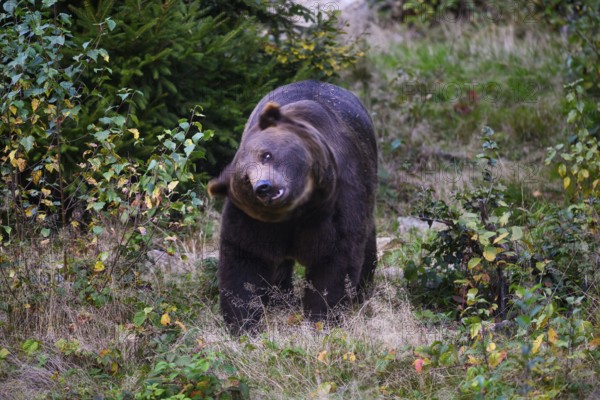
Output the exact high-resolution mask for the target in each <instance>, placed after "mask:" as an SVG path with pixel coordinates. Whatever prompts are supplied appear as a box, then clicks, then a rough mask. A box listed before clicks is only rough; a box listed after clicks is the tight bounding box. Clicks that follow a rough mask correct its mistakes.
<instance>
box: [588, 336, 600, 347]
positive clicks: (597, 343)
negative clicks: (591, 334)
mask: <svg viewBox="0 0 600 400" xmlns="http://www.w3.org/2000/svg"><path fill="white" fill-rule="evenodd" d="M590 346H591V347H592V348H596V347H600V338H593V339H592V340H591V341H590Z"/></svg>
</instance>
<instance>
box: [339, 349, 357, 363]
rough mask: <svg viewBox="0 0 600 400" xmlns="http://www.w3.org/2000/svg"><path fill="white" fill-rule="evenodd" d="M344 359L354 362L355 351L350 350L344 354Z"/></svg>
mask: <svg viewBox="0 0 600 400" xmlns="http://www.w3.org/2000/svg"><path fill="white" fill-rule="evenodd" d="M342 359H343V360H344V361H349V362H351V363H353V362H354V361H356V355H354V353H352V352H351V351H349V352H348V353H346V354H344V356H343V357H342Z"/></svg>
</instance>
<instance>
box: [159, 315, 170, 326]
mask: <svg viewBox="0 0 600 400" xmlns="http://www.w3.org/2000/svg"><path fill="white" fill-rule="evenodd" d="M170 323H171V317H169V313H164V314H163V315H162V317H160V324H161V325H164V326H167V325H169V324H170Z"/></svg>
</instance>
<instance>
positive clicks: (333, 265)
mask: <svg viewBox="0 0 600 400" xmlns="http://www.w3.org/2000/svg"><path fill="white" fill-rule="evenodd" d="M354 264H357V261H356V260H350V259H349V257H344V256H343V255H339V254H338V255H330V256H326V257H322V258H321V259H320V260H319V261H318V262H317V263H315V264H314V265H311V266H310V267H309V268H307V271H306V280H307V287H306V289H305V292H304V298H303V305H304V314H305V316H306V317H307V318H309V319H310V320H312V321H323V320H327V319H329V318H333V319H335V318H336V317H337V316H338V315H339V313H340V312H341V311H343V309H344V308H346V307H348V305H349V304H350V301H351V300H352V298H354V297H355V296H356V286H357V283H358V274H357V272H358V271H360V266H359V265H354Z"/></svg>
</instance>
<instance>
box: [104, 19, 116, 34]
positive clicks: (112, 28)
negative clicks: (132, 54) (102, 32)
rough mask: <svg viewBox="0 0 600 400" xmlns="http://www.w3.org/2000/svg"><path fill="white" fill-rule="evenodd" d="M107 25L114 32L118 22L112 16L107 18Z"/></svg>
mask: <svg viewBox="0 0 600 400" xmlns="http://www.w3.org/2000/svg"><path fill="white" fill-rule="evenodd" d="M106 25H107V26H108V30H109V31H111V32H112V31H113V30H114V29H115V27H116V26H117V23H116V22H115V21H113V20H112V19H110V18H106Z"/></svg>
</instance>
